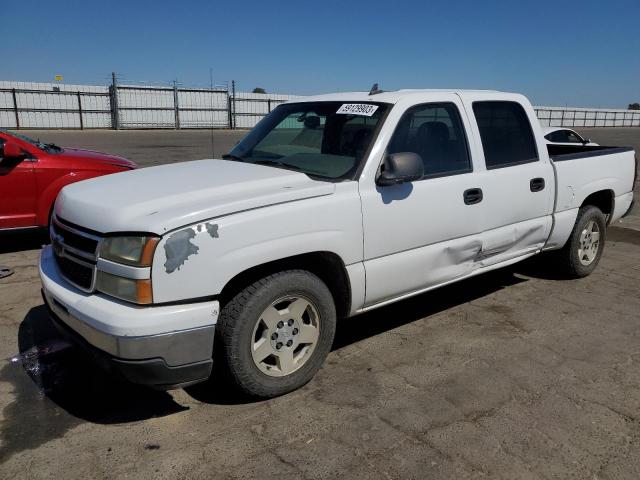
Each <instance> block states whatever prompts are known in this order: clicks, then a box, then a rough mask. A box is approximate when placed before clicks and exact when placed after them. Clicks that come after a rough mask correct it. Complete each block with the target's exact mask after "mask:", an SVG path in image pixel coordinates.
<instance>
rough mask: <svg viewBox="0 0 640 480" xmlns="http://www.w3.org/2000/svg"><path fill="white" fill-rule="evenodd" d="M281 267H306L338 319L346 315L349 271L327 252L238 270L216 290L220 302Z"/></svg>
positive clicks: (339, 258) (349, 293)
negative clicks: (330, 300) (328, 296)
mask: <svg viewBox="0 0 640 480" xmlns="http://www.w3.org/2000/svg"><path fill="white" fill-rule="evenodd" d="M284 270H306V271H308V272H310V273H313V274H314V275H316V276H317V277H318V278H320V280H322V281H323V282H324V283H325V284H326V286H327V288H328V289H329V291H330V292H331V295H332V297H333V299H334V302H335V306H336V313H337V316H338V318H340V317H346V316H348V315H349V312H350V310H351V287H350V282H349V274H348V273H347V269H346V267H345V265H344V262H343V261H342V258H341V257H340V256H339V255H338V254H336V253H333V252H329V251H317V252H310V253H304V254H301V255H294V256H291V257H286V258H282V259H278V260H274V261H270V262H266V263H263V264H261V265H256V266H254V267H251V268H249V269H247V270H245V271H243V272H240V273H239V274H237V275H236V276H234V277H233V278H232V279H230V280H229V281H228V282H227V283H226V284H225V286H224V287H223V289H222V291H221V292H220V302H221V303H222V304H223V305H224V304H226V303H227V302H229V301H230V300H231V299H232V298H233V297H234V296H235V295H236V294H237V293H238V292H240V291H241V290H242V289H244V288H245V287H247V286H249V285H251V284H252V283H253V282H255V281H256V280H259V279H261V278H264V277H266V276H269V275H272V274H274V273H278V272H281V271H284Z"/></svg>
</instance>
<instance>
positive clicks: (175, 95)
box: [173, 80, 180, 130]
mask: <svg viewBox="0 0 640 480" xmlns="http://www.w3.org/2000/svg"><path fill="white" fill-rule="evenodd" d="M173 110H174V116H175V127H174V128H176V130H179V129H180V107H179V105H178V84H177V82H176V81H175V80H174V81H173Z"/></svg>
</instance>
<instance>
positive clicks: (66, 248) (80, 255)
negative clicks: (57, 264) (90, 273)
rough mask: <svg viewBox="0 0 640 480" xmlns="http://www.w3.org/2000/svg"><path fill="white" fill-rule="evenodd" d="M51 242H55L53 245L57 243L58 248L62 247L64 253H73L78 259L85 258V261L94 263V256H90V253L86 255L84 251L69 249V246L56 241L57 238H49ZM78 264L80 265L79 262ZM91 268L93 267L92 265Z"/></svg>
mask: <svg viewBox="0 0 640 480" xmlns="http://www.w3.org/2000/svg"><path fill="white" fill-rule="evenodd" d="M51 241H52V242H55V243H57V244H59V245H60V246H62V247H63V248H64V249H65V251H68V252H71V253H73V254H75V255H78V256H79V257H82V258H85V259H87V260H91V261H92V262H95V261H96V257H95V255H91V254H90V253H87V252H85V251H84V250H78V249H77V248H74V247H70V246H69V245H67V244H66V243H64V242H61V241H60V240H58V238H57V237H56V238H53V237H52V238H51ZM67 258H71V259H75V258H74V257H70V256H68V255H67ZM78 263H80V262H78ZM92 266H93V265H92Z"/></svg>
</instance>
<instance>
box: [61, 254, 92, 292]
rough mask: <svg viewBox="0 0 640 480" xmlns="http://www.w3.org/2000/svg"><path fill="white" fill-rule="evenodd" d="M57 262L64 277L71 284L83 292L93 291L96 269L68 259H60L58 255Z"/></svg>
mask: <svg viewBox="0 0 640 480" xmlns="http://www.w3.org/2000/svg"><path fill="white" fill-rule="evenodd" d="M56 262H57V263H58V268H60V272H61V273H62V275H64V277H65V278H67V279H68V280H69V281H70V282H72V283H73V284H74V285H77V286H78V287H80V288H82V289H83V290H92V287H93V270H94V268H91V267H87V266H85V265H82V264H80V263H77V262H75V261H73V260H71V259H69V258H67V257H60V256H58V255H56Z"/></svg>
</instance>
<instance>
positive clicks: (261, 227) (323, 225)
mask: <svg viewBox="0 0 640 480" xmlns="http://www.w3.org/2000/svg"><path fill="white" fill-rule="evenodd" d="M350 183H353V185H352V186H351V185H350V186H347V187H346V188H345V186H343V187H342V188H338V189H337V190H336V193H335V194H333V195H328V196H324V197H317V198H312V199H306V200H302V201H295V202H288V203H285V204H280V205H273V206H269V207H265V208H260V209H255V210H250V211H245V212H241V213H237V214H233V215H228V216H224V217H220V218H215V219H211V220H209V221H205V222H201V223H197V224H193V225H189V226H186V227H183V228H180V229H178V230H174V231H172V232H169V233H168V234H166V235H165V236H164V237H163V238H162V240H161V241H160V243H159V244H158V247H157V248H156V253H155V256H154V261H153V266H152V279H153V296H154V302H156V303H162V302H173V301H180V300H187V299H192V298H200V297H206V296H210V295H216V294H218V293H220V292H221V291H222V289H223V288H224V286H225V285H226V284H227V282H228V281H229V280H231V279H232V278H233V277H235V276H236V275H238V274H239V273H242V272H243V271H245V270H248V269H249V268H252V267H255V266H257V265H262V264H264V263H267V262H271V261H275V260H280V259H283V258H287V257H291V256H295V255H300V254H304V253H311V252H318V251H323V252H332V253H335V254H336V255H338V256H339V257H340V258H341V259H342V261H343V262H344V264H345V265H350V264H352V263H356V262H360V261H362V255H363V252H362V221H361V212H360V198H359V196H358V194H357V185H356V184H355V182H350Z"/></svg>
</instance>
